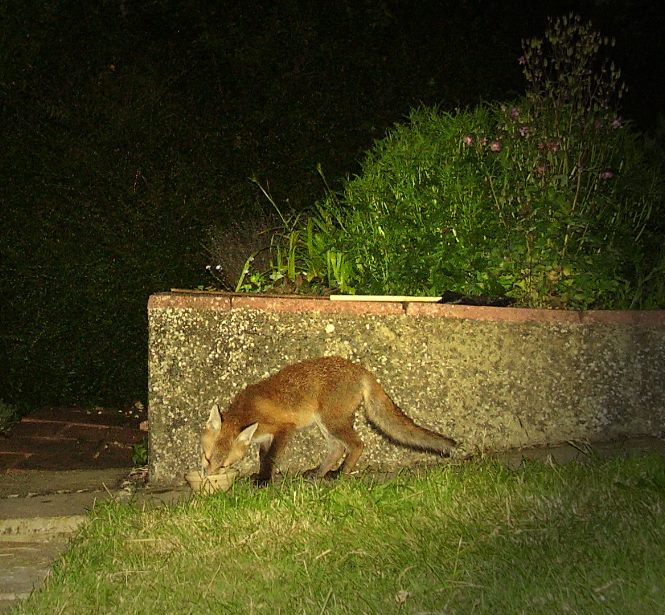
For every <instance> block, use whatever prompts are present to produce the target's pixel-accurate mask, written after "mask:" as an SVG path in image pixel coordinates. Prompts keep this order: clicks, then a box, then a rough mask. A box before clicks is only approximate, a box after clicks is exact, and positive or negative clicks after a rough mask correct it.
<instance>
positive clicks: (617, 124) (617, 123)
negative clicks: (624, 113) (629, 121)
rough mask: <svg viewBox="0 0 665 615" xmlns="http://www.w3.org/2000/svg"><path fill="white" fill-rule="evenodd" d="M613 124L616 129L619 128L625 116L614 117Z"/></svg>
mask: <svg viewBox="0 0 665 615" xmlns="http://www.w3.org/2000/svg"><path fill="white" fill-rule="evenodd" d="M611 126H612V128H613V129H614V130H616V129H617V128H621V127H622V126H623V118H622V117H616V118H614V121H613V122H612V124H611Z"/></svg>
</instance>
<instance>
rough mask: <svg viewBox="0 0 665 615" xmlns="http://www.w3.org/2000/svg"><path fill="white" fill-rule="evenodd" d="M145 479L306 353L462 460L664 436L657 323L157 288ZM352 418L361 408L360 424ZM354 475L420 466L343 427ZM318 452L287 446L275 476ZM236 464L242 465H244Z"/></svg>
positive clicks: (185, 465)
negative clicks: (333, 363) (439, 438)
mask: <svg viewBox="0 0 665 615" xmlns="http://www.w3.org/2000/svg"><path fill="white" fill-rule="evenodd" d="M148 315H149V326H150V348H149V379H150V381H149V398H150V399H149V419H150V476H151V481H152V482H153V483H158V484H172V483H179V482H182V476H183V474H184V472H185V471H186V470H187V469H189V468H192V467H198V466H199V460H200V453H199V448H198V434H199V431H200V428H201V426H202V425H203V423H204V422H205V419H206V418H207V416H208V413H209V411H210V407H211V405H212V404H213V403H214V402H218V403H219V404H220V405H221V406H222V407H225V406H226V405H227V404H228V402H229V401H230V400H231V398H232V397H233V396H234V395H235V394H236V393H237V392H238V391H239V390H240V389H242V388H243V387H244V386H245V385H247V384H249V383H252V382H255V381H257V380H260V379H261V378H264V377H265V376H267V375H268V374H270V373H273V372H275V371H277V370H278V369H279V368H280V367H282V366H284V365H286V364H288V363H293V362H296V361H299V360H302V359H305V358H309V357H315V356H320V355H340V356H343V357H346V358H348V359H351V360H353V361H357V362H359V363H362V364H363V365H364V366H365V367H367V368H368V369H370V370H371V371H372V372H374V374H375V375H376V376H377V377H378V378H379V380H380V381H381V383H382V384H383V386H384V387H385V389H386V390H387V391H388V393H389V394H390V395H391V396H392V398H393V399H394V400H395V402H396V403H397V404H398V405H399V406H400V407H401V408H402V409H403V410H404V411H405V412H406V413H407V414H409V415H410V416H411V417H412V418H413V419H414V420H415V421H416V422H418V423H420V424H422V425H425V426H428V427H430V428H432V429H435V430H437V431H440V432H441V433H444V434H447V435H450V436H452V437H454V438H455V439H457V440H458V441H459V442H460V443H461V444H462V446H461V450H462V451H466V452H474V451H479V450H493V451H495V450H503V449H509V448H515V447H522V446H533V445H541V444H549V443H556V442H562V441H565V440H589V441H593V440H606V439H611V438H613V437H617V436H627V435H647V434H648V435H657V436H658V435H661V434H662V433H663V432H665V375H664V374H665V371H664V370H665V312H662V311H654V312H584V313H580V312H561V311H551V310H529V309H518V308H488V307H468V306H457V305H442V304H434V303H419V302H400V301H388V302H368V301H359V302H346V301H344V302H342V301H331V300H329V299H327V298H303V297H266V296H254V295H234V294H225V293H219V294H213V293H164V294H158V295H154V296H152V297H151V298H150V301H149V304H148ZM359 414H361V413H359ZM357 424H358V426H359V431H360V434H361V437H362V438H363V440H364V441H365V444H366V448H365V452H364V453H363V456H362V457H361V460H360V463H359V467H368V466H370V467H384V468H390V469H393V468H396V467H399V466H403V465H409V464H413V463H416V462H423V461H435V462H436V461H437V459H436V458H433V457H432V456H431V455H427V454H425V453H416V452H412V451H409V450H406V449H404V448H400V447H397V446H394V445H392V444H389V443H387V441H386V440H385V439H384V438H382V437H381V436H379V435H378V434H377V433H375V432H374V431H372V430H371V429H370V428H369V427H368V426H367V424H366V422H365V420H364V418H359V419H358V420H357ZM323 452H324V445H323V439H322V437H321V436H320V435H319V433H318V430H316V429H314V430H310V431H308V432H306V433H303V434H300V435H299V436H297V437H296V438H295V439H294V440H293V441H292V442H291V443H290V445H289V448H288V450H287V452H286V453H285V455H284V456H283V458H282V460H281V463H280V464H279V466H280V468H281V469H282V470H285V471H299V470H303V469H307V468H309V467H313V466H315V465H317V464H318V462H319V461H320V459H321V456H322V454H323ZM248 457H251V459H248V460H246V462H245V465H244V467H243V468H242V469H244V470H246V471H248V470H250V468H252V467H253V466H254V462H255V459H256V455H255V454H252V455H250V456H248Z"/></svg>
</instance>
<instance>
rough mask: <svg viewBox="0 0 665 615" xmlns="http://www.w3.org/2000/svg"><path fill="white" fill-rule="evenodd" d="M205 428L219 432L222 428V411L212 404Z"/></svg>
mask: <svg viewBox="0 0 665 615" xmlns="http://www.w3.org/2000/svg"><path fill="white" fill-rule="evenodd" d="M206 427H207V428H208V429H212V430H213V431H219V430H220V429H221V428H222V411H221V410H220V409H219V406H218V405H217V404H214V405H213V407H212V408H211V409H210V416H209V417H208V422H207V423H206Z"/></svg>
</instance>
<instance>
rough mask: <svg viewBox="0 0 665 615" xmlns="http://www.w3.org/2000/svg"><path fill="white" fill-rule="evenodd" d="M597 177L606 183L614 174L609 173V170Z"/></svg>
mask: <svg viewBox="0 0 665 615" xmlns="http://www.w3.org/2000/svg"><path fill="white" fill-rule="evenodd" d="M598 177H599V178H600V179H602V180H603V181H607V180H608V179H612V178H613V177H614V173H613V172H612V171H610V169H605V170H604V171H602V172H601V173H600V174H599V175H598Z"/></svg>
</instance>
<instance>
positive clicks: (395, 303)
mask: <svg viewBox="0 0 665 615" xmlns="http://www.w3.org/2000/svg"><path fill="white" fill-rule="evenodd" d="M359 299H360V300H353V301H339V300H335V301H332V300H330V298H328V297H312V296H304V295H258V294H257V295H253V294H244V293H229V292H211V291H184V290H182V291H181V290H174V291H171V292H163V293H156V294H154V295H151V296H150V298H149V299H148V310H149V311H150V310H154V309H165V308H174V309H194V310H215V311H230V310H237V309H252V310H262V311H269V312H303V313H304V312H320V313H324V314H355V315H362V314H365V315H384V316H388V315H404V316H413V317H431V318H458V319H467V320H485V321H494V322H543V323H552V324H557V323H562V324H563V323H565V324H591V323H602V324H622V325H642V326H656V327H665V310H644V311H638V310H616V311H615V310H589V311H568V310H549V309H536V308H519V307H484V306H472V305H458V304H451V303H433V302H432V301H431V299H430V300H428V301H418V300H416V298H411V297H408V298H407V297H405V298H404V299H406V300H404V301H401V300H395V299H394V298H393V299H391V298H386V299H387V300H382V299H381V298H380V297H371V298H368V299H367V300H363V299H361V298H359ZM400 299H401V298H400Z"/></svg>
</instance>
